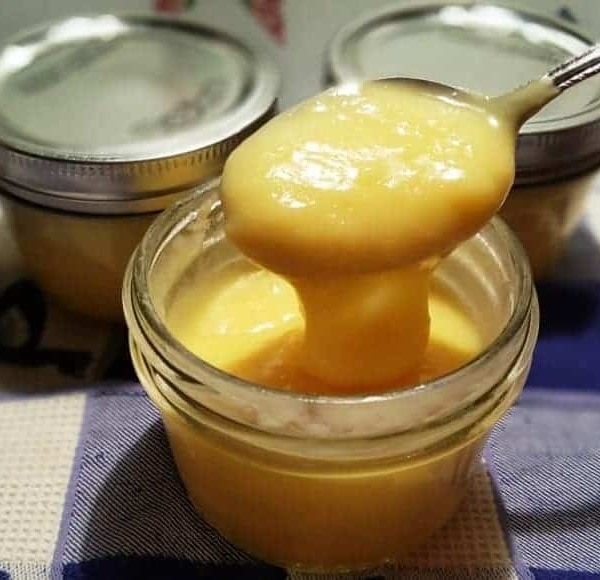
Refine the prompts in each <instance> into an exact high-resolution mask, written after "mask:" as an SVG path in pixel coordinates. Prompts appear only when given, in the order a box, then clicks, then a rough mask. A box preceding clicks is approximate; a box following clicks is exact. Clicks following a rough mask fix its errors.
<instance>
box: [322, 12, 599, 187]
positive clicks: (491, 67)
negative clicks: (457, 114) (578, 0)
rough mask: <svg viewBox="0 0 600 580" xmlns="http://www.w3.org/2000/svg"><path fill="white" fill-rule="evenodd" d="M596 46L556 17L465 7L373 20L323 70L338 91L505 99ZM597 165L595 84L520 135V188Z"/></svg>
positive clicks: (345, 32)
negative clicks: (365, 88)
mask: <svg viewBox="0 0 600 580" xmlns="http://www.w3.org/2000/svg"><path fill="white" fill-rule="evenodd" d="M591 44H592V41H591V40H590V39H588V38H587V37H586V36H585V35H584V34H582V33H581V32H579V31H577V30H575V29H574V28H572V27H570V26H566V25H564V24H562V23H561V22H559V21H557V20H554V19H552V18H549V17H545V16H541V15H539V14H534V13H531V12H527V11H522V10H518V9H512V8H507V7H501V6H496V5H493V4H485V3H476V4H473V3H472V2H460V0H459V1H457V2H454V3H443V4H440V3H439V2H438V3H435V4H433V3H432V4H421V5H416V6H412V7H404V8H394V7H392V8H389V7H388V8H385V9H383V10H380V11H377V12H370V13H368V14H367V15H365V16H362V17H360V18H358V19H357V20H355V21H353V22H351V23H349V24H348V25H347V26H345V27H343V28H342V29H341V30H340V31H339V32H338V33H337V35H336V36H335V37H334V39H333V41H332V43H331V45H330V48H329V51H328V55H327V63H326V66H327V74H328V78H329V80H330V81H331V82H334V83H339V82H348V81H356V80H361V79H373V78H383V77H390V76H405V77H417V78H425V79H428V80H434V81H438V82H443V83H447V84H450V85H454V86H457V87H460V88H465V89H469V90H473V91H478V92H481V93H484V94H488V95H498V94H501V93H503V92H507V91H509V90H510V89H512V88H515V87H517V86H519V85H521V84H523V83H525V82H527V81H528V80H530V79H532V78H536V77H537V76H541V75H542V74H544V73H545V72H546V71H547V70H548V69H550V68H551V67H552V66H554V65H555V64H558V63H560V62H562V61H564V60H566V59H567V58H568V57H569V56H571V55H574V54H578V53H580V52H582V51H584V50H585V49H586V48H587V47H588V46H590V45H591ZM599 163H600V79H598V78H595V79H590V80H588V81H586V82H585V83H582V84H581V85H580V86H578V87H575V88H573V89H571V90H570V91H568V92H567V93H565V94H564V95H562V96H561V97H560V98H558V99H557V100H556V101H555V102H554V103H551V104H550V105H548V106H547V107H545V108H544V109H543V110H542V111H540V113H538V114H537V115H536V116H535V117H534V118H532V119H531V120H530V121H528V122H527V123H526V124H525V125H524V126H523V128H522V129H521V131H520V134H519V140H518V145H517V183H520V184H523V183H533V182H541V181H550V180H553V179H557V178H561V177H567V176H569V175H573V174H577V173H580V172H582V171H586V170H588V169H590V168H592V167H594V166H596V165H598V164H599Z"/></svg>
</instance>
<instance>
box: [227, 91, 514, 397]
mask: <svg viewBox="0 0 600 580" xmlns="http://www.w3.org/2000/svg"><path fill="white" fill-rule="evenodd" d="M491 111H492V108H491V107H490V106H489V101H488V100H487V99H486V98H485V97H475V96H473V97H469V99H468V100H466V99H464V98H463V99H462V100H458V97H457V99H456V100H454V99H452V98H449V97H448V96H446V95H443V96H442V95H438V94H436V93H431V94H427V93H423V92H422V90H417V89H413V88H412V87H411V86H410V85H409V87H408V88H407V87H406V86H403V85H397V84H396V83H394V82H388V83H383V82H376V83H363V84H360V85H350V86H347V87H343V88H337V89H332V90H330V91H328V92H326V93H324V94H321V95H319V96H317V97H315V98H313V99H311V100H308V101H307V102H305V103H303V104H301V105H299V106H298V107H296V108H295V109H293V110H291V111H289V112H287V113H284V114H282V115H280V116H279V117H278V118H276V119H274V120H272V121H271V122H270V123H268V124H267V125H266V126H265V127H264V128H263V129H262V130H261V131H259V132H257V133H256V134H255V135H254V136H252V137H250V138H249V139H248V140H247V141H246V143H244V145H243V146H241V147H239V148H238V149H237V150H236V151H234V153H233V154H232V155H231V157H230V159H229V160H228V162H227V164H226V166H225V171H224V174H223V180H222V189H221V195H222V198H223V202H224V204H225V215H226V219H227V222H226V232H227V235H228V237H229V238H230V239H231V240H232V241H233V242H234V243H235V244H236V245H237V246H238V247H239V248H240V249H241V251H242V252H243V253H244V254H245V255H246V256H248V257H249V258H251V259H252V260H254V261H255V262H257V263H259V264H260V265H262V266H263V267H265V268H267V269H269V270H271V271H274V272H277V273H279V274H281V275H283V276H285V277H286V278H287V280H288V281H289V282H290V284H291V285H292V286H293V287H294V288H295V290H296V292H297V294H298V296H299V299H300V302H301V305H302V312H303V316H304V320H305V325H304V331H303V335H302V338H301V340H300V341H299V342H300V345H299V350H300V354H299V355H298V356H297V357H295V358H296V359H297V361H298V364H299V365H300V366H301V367H302V369H303V370H304V371H305V372H306V373H307V374H309V375H311V376H313V377H314V378H315V379H316V380H317V381H321V382H323V383H325V384H328V385H335V386H336V387H337V392H338V393H347V392H361V391H362V392H366V391H373V390H384V389H385V388H390V387H393V386H397V385H398V382H399V381H400V382H402V381H403V382H404V383H405V384H406V383H410V382H412V380H410V379H414V378H418V375H419V366H420V364H421V363H422V361H423V358H424V356H425V352H426V351H427V348H428V344H429V324H430V314H429V308H428V306H429V302H428V288H429V283H430V277H431V273H432V271H433V269H434V267H435V265H436V264H437V262H438V261H439V259H440V258H441V257H442V256H443V255H444V254H446V253H447V252H449V251H451V250H452V249H453V248H454V247H456V245H457V244H458V243H460V242H461V241H463V240H465V239H467V238H468V237H470V236H472V235H473V234H475V232H477V231H478V230H479V229H480V228H481V227H482V226H483V224H484V223H485V222H487V221H488V220H489V219H490V218H491V217H492V215H493V214H494V213H495V212H496V211H497V210H498V208H499V207H500V205H501V204H502V201H503V200H504V197H505V196H506V193H507V192H508V190H509V189H510V186H511V185H512V180H513V177H514V140H515V126H514V124H513V123H510V122H505V121H503V119H502V118H501V117H500V116H496V115H494V114H493V113H492V112H491ZM296 342H298V341H294V340H292V341H288V345H289V347H290V348H294V349H296V348H297V347H296ZM443 370H444V369H440V371H443ZM446 370H447V369H446ZM407 377H409V378H410V379H409V380H407ZM315 384H316V383H315ZM325 390H326V391H330V390H331V389H329V388H326V389H325ZM310 391H313V392H314V391H315V389H314V388H312V389H310Z"/></svg>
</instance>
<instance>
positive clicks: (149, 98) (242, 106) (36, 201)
mask: <svg viewBox="0 0 600 580" xmlns="http://www.w3.org/2000/svg"><path fill="white" fill-rule="evenodd" d="M277 91H278V74H277V71H276V69H275V66H274V64H273V63H272V61H271V60H270V58H268V57H267V56H266V55H264V54H262V52H261V51H259V50H258V49H256V48H253V47H250V46H247V45H246V44H245V43H243V42H241V41H239V40H237V39H235V38H232V37H230V36H228V35H225V34H222V33H221V32H218V31H216V30H212V29H209V28H205V27H203V26H200V25H198V24H194V23H190V22H187V21H185V20H171V19H167V18H161V17H156V16H116V15H106V14H105V15H95V16H77V17H72V18H69V19H67V20H63V21H59V22H55V23H51V24H47V25H44V26H42V27H40V28H37V29H35V30H31V31H26V32H24V33H22V34H20V35H18V36H16V37H15V38H13V39H12V40H9V41H7V42H6V43H5V44H4V45H3V46H2V47H0V199H1V201H2V203H3V205H4V206H5V207H6V209H7V213H8V214H9V217H10V223H11V228H12V232H13V236H14V238H15V239H16V241H17V244H18V246H19V249H20V252H21V254H22V258H23V261H24V263H25V266H26V269H27V270H28V271H29V273H30V275H31V276H32V277H33V278H34V279H35V280H36V281H37V282H38V284H39V285H40V287H41V288H42V289H43V290H44V291H45V292H46V293H47V294H48V295H49V296H51V297H52V298H53V299H55V300H56V302H58V303H60V304H61V305H62V306H64V307H66V308H68V309H71V310H74V311H77V312H79V313H82V314H84V315H87V316H92V317H95V318H100V319H107V320H117V321H118V320H122V306H121V299H120V296H121V287H122V280H123V274H124V271H125V268H126V265H127V262H128V260H129V258H130V256H131V254H132V252H133V250H134V248H135V247H136V245H137V244H138V243H139V241H140V239H141V237H142V236H143V234H144V232H145V231H146V229H147V227H148V226H149V224H150V223H151V222H152V220H153V219H154V218H155V217H156V215H157V214H158V213H159V212H160V211H162V210H163V209H164V208H165V207H167V206H168V205H169V204H171V203H173V202H174V201H175V200H177V199H179V198H180V197H181V196H182V195H185V194H186V193H190V192H191V191H193V190H194V189H195V188H196V187H198V186H200V185H201V184H202V183H204V182H206V181H207V180H209V179H211V178H214V177H215V176H217V175H219V174H220V172H221V170H222V167H223V164H224V162H225V160H226V158H227V156H228V154H229V153H230V152H231V151H232V150H233V148H234V147H235V146H236V145H237V144H238V143H240V142H241V141H242V140H243V139H244V138H245V137H246V136H248V135H249V134H251V133H252V132H253V131H254V130H255V129H256V128H257V127H259V126H260V125H261V124H262V123H263V122H264V121H266V120H267V119H268V118H269V117H270V116H271V115H272V113H273V112H274V108H275V102H276V94H277Z"/></svg>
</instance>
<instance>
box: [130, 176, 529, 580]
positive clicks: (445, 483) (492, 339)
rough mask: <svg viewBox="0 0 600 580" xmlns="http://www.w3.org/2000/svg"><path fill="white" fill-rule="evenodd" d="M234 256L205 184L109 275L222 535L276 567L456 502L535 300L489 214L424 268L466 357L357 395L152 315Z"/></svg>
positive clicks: (374, 555)
mask: <svg viewBox="0 0 600 580" xmlns="http://www.w3.org/2000/svg"><path fill="white" fill-rule="evenodd" d="M239 258H240V255H239V253H238V252H237V250H236V249H235V248H233V247H232V246H231V245H230V244H229V243H228V242H227V240H226V238H225V236H224V233H223V213H222V208H221V202H220V200H219V195H218V186H216V185H215V186H210V187H207V188H205V189H203V190H201V191H199V192H197V193H195V194H194V195H193V196H191V197H190V198H188V199H186V200H185V201H182V202H180V203H178V204H176V205H175V206H174V207H172V208H169V209H168V210H167V211H166V212H165V213H163V214H162V215H161V216H160V217H159V218H158V219H157V220H156V222H155V223H154V224H153V225H152V226H151V227H150V229H149V230H148V232H147V233H146V235H145V236H144V239H143V240H142V243H141V244H140V246H139V248H138V249H137V250H136V252H135V254H134V256H133V257H132V260H131V263H130V266H129V268H128V271H127V274H126V277H125V282H124V287H123V300H124V308H125V315H126V319H127V324H128V327H129V332H130V348H131V354H132V359H133V362H134V366H135V368H136V371H137V374H138V377H139V379H140V381H141V383H142V385H143V386H144V388H145V389H146V391H147V393H148V395H149V396H150V398H151V399H152V400H153V401H154V403H155V405H156V406H157V407H158V409H159V410H160V413H161V416H162V419H163V422H164V425H165V428H166V432H167V435H168V439H169V442H170V446H171V449H172V452H173V455H174V458H175V462H176V465H177V468H178V470H179V473H180V475H181V478H182V481H183V483H184V485H185V487H186V489H187V493H188V494H189V497H190V499H191V500H192V502H193V504H194V505H195V507H196V508H197V510H198V512H199V513H200V514H201V515H202V516H203V517H204V518H206V520H207V521H208V522H210V523H211V524H213V525H214V526H215V527H216V528H217V529H218V530H219V531H220V532H221V533H222V534H223V535H224V536H226V537H227V538H229V539H230V540H231V541H232V542H234V543H235V544H237V545H238V546H240V547H242V548H244V549H245V550H247V551H248V552H250V553H251V554H253V555H255V556H257V557H259V558H263V559H265V560H267V561H270V562H273V563H277V564H281V565H285V566H287V567H290V568H298V569H301V570H311V571H334V570H335V571H342V570H356V569H362V568H366V567H370V566H375V565H378V564H381V563H384V562H396V561H401V559H402V556H403V555H404V554H406V553H407V552H408V551H409V550H411V549H412V548H414V547H415V546H416V545H418V544H420V543H422V542H423V541H425V540H426V539H427V538H428V537H429V536H430V535H431V534H432V533H433V531H435V530H437V529H438V528H440V527H441V526H442V525H443V524H444V523H445V522H446V521H447V520H448V519H449V518H450V517H451V516H452V515H453V514H454V513H455V511H456V510H457V509H459V506H460V503H461V501H463V499H464V497H465V493H466V491H467V489H468V485H469V481H470V479H471V476H472V474H473V473H474V472H475V470H476V468H477V467H478V464H479V461H480V452H481V450H482V448H483V446H484V445H485V442H486V439H487V436H488V434H489V432H490V430H491V429H492V428H493V426H494V425H495V424H496V423H497V421H498V420H499V419H500V418H501V417H502V416H503V415H504V414H505V412H506V411H507V410H508V409H509V407H510V406H511V404H512V403H513V402H514V400H515V398H516V397H517V396H518V395H519V393H520V391H521V389H522V387H523V384H524V382H525V379H526V376H527V373H528V370H529V367H530V363H531V357H532V352H533V348H534V344H535V341H536V338H537V331H538V305H537V300H536V296H535V292H534V288H533V284H532V279H531V275H530V270H529V266H528V263H527V259H526V257H525V255H524V253H523V251H522V249H521V246H520V245H519V243H518V242H517V241H516V240H515V238H514V236H513V235H512V233H511V232H510V230H509V229H508V228H507V227H506V226H505V225H504V224H503V223H502V222H501V221H500V220H499V219H494V220H493V221H492V222H491V223H490V224H489V225H487V226H486V227H485V228H484V229H483V230H481V232H479V233H478V234H477V235H476V236H475V237H474V238H472V239H470V240H469V241H467V242H466V243H464V244H462V245H461V246H460V247H459V248H457V250H456V251H454V252H453V253H452V254H451V255H450V256H448V257H447V258H446V259H445V260H444V261H443V263H442V264H441V265H440V266H439V268H438V270H437V271H436V274H435V281H434V284H435V285H437V286H439V287H440V288H441V289H443V290H444V291H445V292H448V293H450V294H452V295H453V296H454V297H455V298H456V299H457V300H458V301H460V303H461V304H464V305H465V307H466V308H468V311H469V313H470V314H471V315H472V318H473V320H474V321H475V324H476V325H477V329H478V331H479V333H480V334H481V336H482V337H483V339H484V344H485V347H484V349H483V351H482V352H480V353H479V354H478V355H477V356H476V358H475V359H473V360H471V361H470V362H468V363H467V364H466V365H465V366H462V367H461V368H459V369H458V370H456V371H453V372H451V373H449V374H447V375H444V376H442V377H439V378H437V379H435V380H432V381H430V382H426V383H423V384H418V385H415V386H413V387H410V388H405V389H397V390H393V389H392V390H390V391H388V392H384V393H381V394H375V395H369V396H360V395H357V396H337V397H336V396H322V395H303V394H299V393H293V392H289V391H281V390H276V389H272V388H268V387H265V386H263V385H260V384H254V383H251V382H247V381H244V380H241V379H239V378H237V377H235V376H232V375H230V374H228V373H226V372H223V371H221V370H219V369H217V368H215V367H214V366H211V365H210V364H209V363H207V362H206V361H204V360H202V359H201V358H199V357H198V356H196V355H194V354H193V353H192V352H191V351H190V350H188V349H187V348H186V346H185V345H184V344H182V343H180V342H179V341H178V340H177V338H175V336H174V335H173V334H172V333H171V332H170V331H169V328H168V323H167V320H168V317H169V312H170V310H171V308H172V307H173V305H174V304H175V303H176V301H177V299H178V294H179V292H180V291H181V289H182V288H185V286H186V285H187V284H190V283H192V282H191V281H194V282H193V283H196V281H197V280H198V277H197V275H196V273H197V272H205V271H207V270H209V269H211V268H215V267H218V266H219V265H220V264H222V263H226V262H227V261H229V260H235V259H239ZM190 314H191V313H190ZM398 356H399V357H400V356H402V353H401V352H399V353H398ZM433 497H434V498H436V499H435V502H433V503H432V501H431V499H432V498H433Z"/></svg>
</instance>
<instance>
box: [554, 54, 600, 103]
mask: <svg viewBox="0 0 600 580" xmlns="http://www.w3.org/2000/svg"><path fill="white" fill-rule="evenodd" d="M598 72H600V44H595V45H594V46H592V47H591V48H589V49H588V50H586V51H585V52H584V53H582V54H578V55H577V56H574V57H573V58H571V59H569V60H568V61H566V62H563V63H562V64H559V65H558V66H557V67H556V68H553V69H552V70H551V71H550V72H548V73H546V75H545V78H547V79H548V80H550V81H551V82H552V84H553V85H554V86H555V87H556V88H557V89H558V90H559V92H561V93H562V92H563V91H564V90H566V89H568V88H570V87H572V86H573V85H576V84H577V83H579V82H581V81H584V80H585V79H587V78H589V77H591V76H593V75H595V74H597V73H598Z"/></svg>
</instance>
